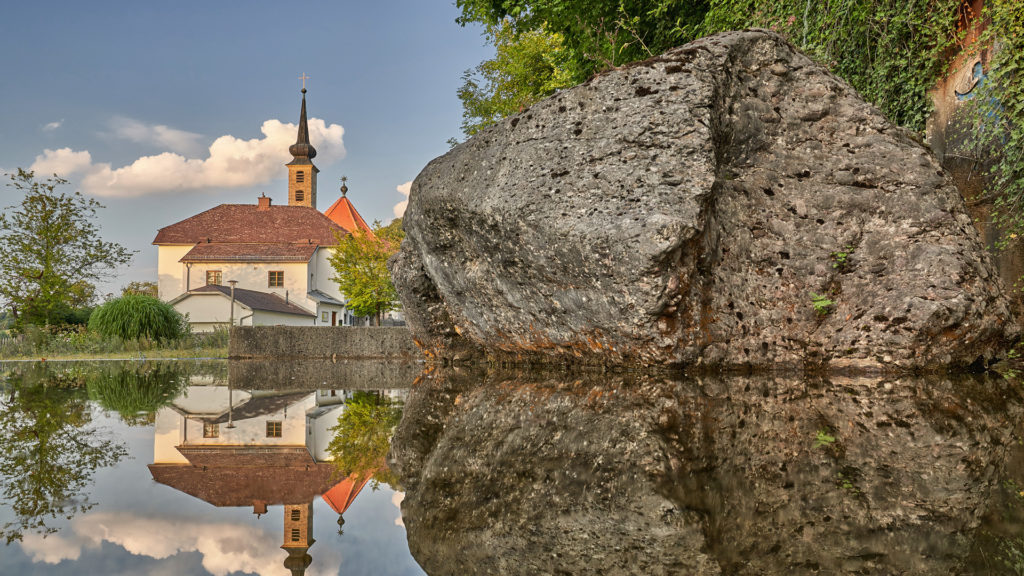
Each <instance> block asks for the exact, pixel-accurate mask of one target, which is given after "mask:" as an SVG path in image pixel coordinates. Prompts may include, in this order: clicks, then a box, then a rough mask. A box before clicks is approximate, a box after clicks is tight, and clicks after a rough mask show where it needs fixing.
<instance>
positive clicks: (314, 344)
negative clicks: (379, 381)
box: [228, 326, 422, 361]
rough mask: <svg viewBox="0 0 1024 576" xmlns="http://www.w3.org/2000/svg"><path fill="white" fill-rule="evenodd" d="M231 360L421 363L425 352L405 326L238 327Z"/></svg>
mask: <svg viewBox="0 0 1024 576" xmlns="http://www.w3.org/2000/svg"><path fill="white" fill-rule="evenodd" d="M228 358H231V359H252V358H256V359H258V358H271V359H275V360H292V359H303V358H306V359H315V358H319V359H332V360H336V361H337V360H343V359H360V360H370V359H406V360H418V359H420V358H422V353H421V352H420V350H419V348H418V347H417V346H416V344H415V343H414V342H413V339H412V333H411V332H409V329H408V328H404V327H339V326H237V327H235V328H233V329H232V330H231V343H230V344H229V345H228Z"/></svg>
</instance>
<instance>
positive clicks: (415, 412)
mask: <svg viewBox="0 0 1024 576" xmlns="http://www.w3.org/2000/svg"><path fill="white" fill-rule="evenodd" d="M1021 413H1022V412H1021V404H1020V402H1019V394H1018V392H1017V389H1016V388H1015V386H1014V385H1012V384H1010V383H1008V382H1007V381H1005V380H1003V379H1002V378H1000V377H998V376H964V377H932V378H911V377H906V378H902V377H901V378H889V379H877V378H831V379H803V378H799V377H792V378H787V377H780V376H762V377H741V376H715V377H701V378H682V377H679V378H675V377H665V376H638V375H620V376H615V375H593V376H588V375H572V376H570V377H566V376H565V375H537V374H522V373H488V374H481V373H473V372H467V371H459V370H445V371H439V372H435V373H431V374H428V375H426V376H425V377H423V378H422V379H421V380H420V382H419V383H418V385H417V386H415V387H414V388H413V391H412V393H411V395H410V397H409V399H408V402H407V403H406V406H405V412H404V417H403V420H402V422H401V425H400V426H399V429H398V431H397V432H396V435H395V439H394V442H393V448H392V456H393V458H394V459H395V461H396V467H397V469H398V472H399V476H400V478H401V481H402V483H403V485H404V486H405V487H406V490H407V492H406V498H405V501H404V502H403V505H402V507H403V517H404V520H405V523H406V528H407V533H408V537H409V546H410V550H411V551H412V553H413V556H414V557H415V558H416V560H417V561H418V562H419V563H420V565H421V566H423V567H424V569H425V570H426V571H427V572H428V573H429V574H431V575H432V576H439V575H444V574H537V573H556V574H590V573H593V574H597V573H601V574H835V573H845V572H850V573H862V574H892V573H904V574H955V573H964V574H987V573H1013V568H1012V565H1013V559H1012V555H1013V554H1014V553H1019V552H1017V551H1019V550H1020V549H1021V547H1020V543H1021V542H1022V541H1021V540H1019V535H1020V533H1021V529H1020V527H1021V526H1024V522H1022V521H1021V518H1022V515H1021V513H1020V510H1019V508H1020V503H1019V502H1016V503H1014V502H1013V500H1012V498H1011V499H1009V500H1008V499H1007V497H1006V496H1007V494H1008V492H1007V490H1006V486H1008V485H1012V476H1013V473H1014V472H1015V471H1019V470H1020V469H1021V468H1020V466H1019V461H1020V459H1019V456H1018V454H1019V452H1018V451H1019V448H1018V447H1017V445H1018V443H1019V437H1018V435H1017V430H1016V428H1017V423H1018V422H1019V421H1020V416H1021ZM1008 463H1009V468H1008ZM1015 463H1016V464H1015ZM1008 483H1009V484H1008ZM1021 494H1024V491H1022V492H1021ZM997 520H998V521H997ZM999 523H1001V525H997V524H999ZM1000 532H1001V534H997V533H1000ZM994 534H995V536H994ZM1015 538H1017V539H1016V540H1015Z"/></svg>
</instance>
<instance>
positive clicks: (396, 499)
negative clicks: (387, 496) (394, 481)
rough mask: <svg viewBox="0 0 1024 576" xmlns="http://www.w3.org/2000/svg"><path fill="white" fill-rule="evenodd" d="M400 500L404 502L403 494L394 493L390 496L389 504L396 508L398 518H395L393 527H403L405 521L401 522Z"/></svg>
mask: <svg viewBox="0 0 1024 576" xmlns="http://www.w3.org/2000/svg"><path fill="white" fill-rule="evenodd" d="M402 500H405V492H395V493H394V494H392V495H391V503H392V504H394V506H395V508H398V518H395V526H402V527H403V528H404V527H405V521H403V520H402Z"/></svg>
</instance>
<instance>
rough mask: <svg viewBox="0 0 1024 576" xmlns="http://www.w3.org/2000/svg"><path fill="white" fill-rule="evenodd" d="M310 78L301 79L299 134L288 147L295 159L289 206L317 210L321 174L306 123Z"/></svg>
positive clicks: (290, 176) (290, 167)
mask: <svg viewBox="0 0 1024 576" xmlns="http://www.w3.org/2000/svg"><path fill="white" fill-rule="evenodd" d="M308 78H309V76H306V75H305V74H303V75H302V76H300V77H299V79H300V80H302V110H301V112H299V134H298V137H296V139H295V144H292V145H291V146H289V147H288V152H289V153H291V155H292V157H293V158H294V159H293V160H292V161H291V162H289V163H288V205H289V206H309V207H311V208H316V175H317V173H319V172H320V170H318V169H317V167H316V166H314V165H313V158H316V148H313V145H312V144H310V143H309V123H308V122H307V121H306V80H307V79H308Z"/></svg>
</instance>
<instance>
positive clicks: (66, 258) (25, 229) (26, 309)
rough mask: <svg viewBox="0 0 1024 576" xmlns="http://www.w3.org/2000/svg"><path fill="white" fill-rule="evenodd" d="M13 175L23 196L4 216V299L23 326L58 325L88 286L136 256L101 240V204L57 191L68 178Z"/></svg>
mask: <svg viewBox="0 0 1024 576" xmlns="http://www.w3.org/2000/svg"><path fill="white" fill-rule="evenodd" d="M9 176H10V179H11V182H10V183H9V184H8V186H11V187H12V188H14V189H16V190H18V191H19V192H21V193H23V194H24V197H23V198H22V200H21V202H20V204H18V205H15V206H9V207H7V209H6V210H5V211H4V212H3V213H2V214H0V275H2V277H3V281H2V282H0V300H3V301H4V302H5V304H6V306H7V307H8V309H9V310H10V311H11V315H12V316H13V317H14V318H15V322H16V324H17V325H18V326H22V325H24V324H26V323H29V324H53V323H59V321H60V319H61V317H62V316H63V315H66V314H67V311H68V310H70V309H71V308H73V304H74V302H75V300H76V299H78V300H79V301H81V299H82V298H83V297H84V296H85V295H86V294H85V291H86V286H92V284H91V283H92V282H93V281H96V280H99V279H101V278H104V277H107V276H109V275H110V274H111V273H112V272H113V271H115V270H116V269H117V267H118V266H121V265H123V264H127V263H128V262H129V261H130V260H131V258H132V253H131V252H130V251H128V250H127V249H125V248H124V247H123V246H121V245H119V244H116V243H113V242H104V241H103V240H102V239H101V238H100V236H99V229H98V228H97V226H96V224H95V223H94V220H95V218H96V211H97V210H98V209H99V208H102V206H101V205H100V204H99V202H96V201H95V200H92V199H86V198H85V197H84V196H83V195H82V194H81V193H80V192H74V193H72V194H65V193H63V192H59V191H58V190H57V187H58V186H61V185H64V184H67V183H68V182H67V180H64V179H62V178H58V177H53V178H48V179H46V180H44V181H42V182H40V181H37V180H36V179H35V175H34V174H33V173H32V172H30V171H25V170H22V169H20V168H19V169H18V172H17V173H16V174H10V175H9ZM92 293H93V295H94V294H95V289H94V288H93V292H92Z"/></svg>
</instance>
